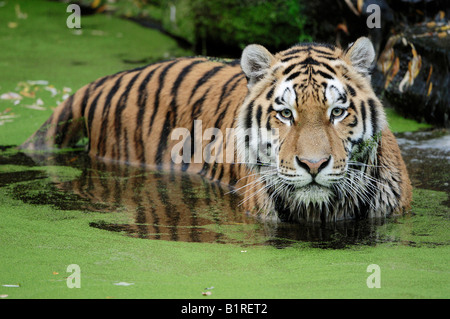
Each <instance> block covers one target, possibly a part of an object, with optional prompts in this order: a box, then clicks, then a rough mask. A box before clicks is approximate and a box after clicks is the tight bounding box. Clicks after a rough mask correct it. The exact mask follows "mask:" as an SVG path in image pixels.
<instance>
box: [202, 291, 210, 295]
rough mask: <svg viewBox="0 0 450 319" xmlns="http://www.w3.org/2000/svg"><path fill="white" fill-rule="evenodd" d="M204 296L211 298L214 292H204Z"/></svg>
mask: <svg viewBox="0 0 450 319" xmlns="http://www.w3.org/2000/svg"><path fill="white" fill-rule="evenodd" d="M202 295H203V296H210V295H212V292H211V291H202Z"/></svg>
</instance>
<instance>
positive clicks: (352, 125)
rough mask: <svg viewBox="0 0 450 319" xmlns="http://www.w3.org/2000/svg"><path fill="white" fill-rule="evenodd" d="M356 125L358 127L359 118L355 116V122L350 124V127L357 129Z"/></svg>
mask: <svg viewBox="0 0 450 319" xmlns="http://www.w3.org/2000/svg"><path fill="white" fill-rule="evenodd" d="M356 125H358V118H357V117H356V116H354V120H353V122H352V123H350V124H349V125H348V126H350V127H355V126H356Z"/></svg>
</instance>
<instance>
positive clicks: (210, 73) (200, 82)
mask: <svg viewBox="0 0 450 319" xmlns="http://www.w3.org/2000/svg"><path fill="white" fill-rule="evenodd" d="M223 67H224V66H223V65H219V66H216V67H214V68H212V69H211V70H209V71H207V72H206V73H205V74H203V75H202V76H201V77H200V79H199V80H198V81H197V83H195V85H194V88H193V89H192V92H191V96H190V97H189V101H188V104H190V103H191V100H192V97H193V96H194V94H195V93H196V92H197V90H198V89H199V88H200V87H201V86H202V85H203V84H205V83H206V82H208V80H209V79H210V78H212V77H213V76H214V75H215V74H216V73H217V72H219V71H220V70H222V68H223Z"/></svg>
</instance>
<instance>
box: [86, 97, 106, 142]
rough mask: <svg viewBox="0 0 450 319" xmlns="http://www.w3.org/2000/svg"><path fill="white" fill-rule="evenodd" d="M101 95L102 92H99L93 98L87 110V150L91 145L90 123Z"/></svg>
mask: <svg viewBox="0 0 450 319" xmlns="http://www.w3.org/2000/svg"><path fill="white" fill-rule="evenodd" d="M102 93H103V91H102V90H100V92H98V94H97V96H96V97H95V98H94V100H93V101H92V103H91V106H90V108H89V113H88V125H87V128H88V135H89V150H90V148H91V143H92V134H91V132H92V129H91V128H92V121H93V120H94V113H95V110H96V108H97V102H98V99H99V98H100V96H101V95H102Z"/></svg>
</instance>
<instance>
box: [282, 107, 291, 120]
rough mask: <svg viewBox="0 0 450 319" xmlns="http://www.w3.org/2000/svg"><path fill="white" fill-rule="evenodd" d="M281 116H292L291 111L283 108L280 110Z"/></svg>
mask: <svg viewBox="0 0 450 319" xmlns="http://www.w3.org/2000/svg"><path fill="white" fill-rule="evenodd" d="M281 116H282V117H285V118H290V117H291V116H292V111H291V110H289V109H284V110H282V111H281Z"/></svg>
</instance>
